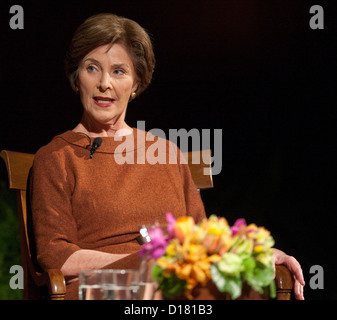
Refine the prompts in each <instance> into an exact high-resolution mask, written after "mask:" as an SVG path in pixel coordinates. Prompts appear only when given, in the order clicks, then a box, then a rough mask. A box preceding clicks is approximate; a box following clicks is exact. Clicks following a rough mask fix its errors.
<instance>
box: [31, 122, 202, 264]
mask: <svg viewBox="0 0 337 320" xmlns="http://www.w3.org/2000/svg"><path fill="white" fill-rule="evenodd" d="M144 133H145V132H144V131H140V130H138V129H133V134H132V135H130V136H127V137H124V138H123V139H122V141H116V140H115V139H114V138H111V137H103V138H102V139H103V142H102V145H101V146H100V147H99V148H98V149H97V151H96V153H95V154H94V155H93V158H92V159H89V155H90V152H89V150H88V149H87V148H86V147H87V145H88V144H89V139H88V137H86V136H85V135H83V134H79V133H75V132H73V131H67V132H65V133H63V134H61V135H59V136H56V137H55V138H54V139H53V140H52V141H51V142H50V143H49V144H48V145H46V146H44V147H42V148H41V149H40V150H39V151H38V152H37V153H36V156H35V160H34V164H33V169H32V176H31V206H32V214H33V224H34V233H35V239H36V247H37V255H38V261H39V263H40V265H41V267H42V268H43V269H46V268H58V269H60V268H61V266H62V265H63V263H64V262H65V261H66V260H67V258H68V257H69V256H70V255H71V254H72V253H74V252H75V251H77V250H79V249H94V250H100V251H104V252H109V253H135V252H137V251H138V250H139V249H140V245H139V244H138V242H137V240H136V237H137V236H138V235H139V226H140V225H141V224H144V223H146V224H149V223H153V222H155V221H159V222H165V214H166V213H167V212H171V213H172V214H173V215H174V216H175V217H178V216H182V215H191V216H193V217H194V218H195V220H196V221H200V220H201V219H202V218H204V217H205V211H204V206H203V203H202V201H201V198H200V196H199V194H198V192H197V190H196V188H195V185H194V183H193V181H192V178H191V174H190V172H189V169H188V165H187V164H179V159H180V157H179V152H176V150H177V149H176V147H175V146H174V145H173V144H172V143H171V142H169V141H167V140H164V139H162V138H157V137H154V136H152V135H151V134H149V133H146V140H145V141H144V139H143V138H142V137H144ZM142 134H143V135H142ZM151 140H153V141H151ZM155 150H157V151H158V150H160V152H157V151H156V152H154V151H155ZM163 150H164V151H165V152H164V153H163V152H161V151H163ZM178 151H179V150H178ZM151 154H153V156H152V157H151ZM118 155H119V156H120V157H122V158H119V160H118V159H117V156H118ZM144 155H145V158H144ZM123 157H125V158H123ZM174 158H175V160H177V159H178V161H177V162H178V164H167V163H168V161H169V160H170V161H172V160H174ZM116 159H117V160H116ZM121 159H122V160H123V159H128V161H127V163H124V164H120V161H121ZM132 159H133V160H134V164H132V163H130V162H132ZM165 160H166V161H165ZM117 162H119V163H117ZM155 162H156V163H155ZM158 162H162V163H158ZM163 163H166V164H163ZM126 261H127V260H126Z"/></svg>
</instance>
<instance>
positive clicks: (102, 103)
mask: <svg viewBox="0 0 337 320" xmlns="http://www.w3.org/2000/svg"><path fill="white" fill-rule="evenodd" d="M93 101H94V103H95V104H96V105H97V106H99V107H102V108H108V107H110V106H112V105H113V103H114V102H115V99H112V98H109V97H100V96H95V97H93Z"/></svg>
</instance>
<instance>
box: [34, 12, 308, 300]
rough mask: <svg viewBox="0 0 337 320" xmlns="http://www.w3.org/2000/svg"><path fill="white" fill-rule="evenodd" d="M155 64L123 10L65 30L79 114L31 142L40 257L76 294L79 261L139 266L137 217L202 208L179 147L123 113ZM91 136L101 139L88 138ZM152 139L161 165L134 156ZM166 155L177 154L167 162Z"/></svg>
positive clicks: (297, 273) (82, 265)
mask: <svg viewBox="0 0 337 320" xmlns="http://www.w3.org/2000/svg"><path fill="white" fill-rule="evenodd" d="M154 65H155V58H154V54H153V49H152V44H151V40H150V38H149V36H148V34H147V33H146V32H145V31H144V29H143V28H142V27H140V26H139V25H138V24H137V23H136V22H134V21H132V20H129V19H126V18H123V17H118V16H115V15H112V14H100V15H96V16H93V17H91V18H89V19H87V20H86V21H85V22H84V23H83V24H82V25H81V26H80V27H79V28H78V29H77V31H76V32H75V34H74V37H73V39H72V42H71V45H70V49H69V51H68V53H67V57H66V63H65V66H66V74H67V76H68V78H69V80H70V83H71V86H72V88H73V89H74V90H75V91H76V92H78V94H79V97H80V100H81V102H82V105H83V116H82V119H81V121H80V123H79V124H78V125H77V126H76V127H75V128H74V129H73V130H69V131H67V132H65V133H63V134H61V135H59V136H56V137H55V138H54V139H53V140H52V141H51V142H50V143H49V144H48V145H47V146H44V147H42V148H41V149H40V150H39V151H38V152H37V154H36V156H35V161H34V165H33V170H32V180H31V203H32V212H33V222H34V229H35V237H36V246H37V253H38V261H39V263H40V265H41V267H42V268H59V269H61V271H62V272H63V273H64V275H65V277H66V280H67V284H68V285H67V298H69V299H71V298H76V293H77V292H76V291H77V290H76V282H72V279H74V278H76V277H77V275H78V272H79V270H81V269H93V268H95V269H96V268H107V267H128V268H136V267H137V265H138V263H139V260H138V255H137V252H138V251H139V249H140V244H139V242H138V241H137V237H138V234H139V233H138V227H139V225H140V224H143V223H152V222H153V221H155V220H157V221H159V222H164V219H165V213H166V212H172V213H173V214H174V215H175V216H176V217H177V216H182V215H191V216H193V217H194V219H195V220H196V221H200V220H201V219H202V218H204V217H205V211H204V207H203V204H202V201H201V199H200V196H199V194H198V192H197V191H196V189H195V186H194V183H193V181H192V178H191V175H190V172H189V170H188V166H187V164H180V154H179V151H178V152H177V150H176V148H175V147H174V146H173V144H172V143H170V142H169V141H166V140H164V139H160V138H154V137H151V138H150V139H146V141H144V140H143V139H139V137H140V135H139V130H137V129H135V128H131V127H129V126H128V125H127V124H126V122H125V115H126V110H127V106H128V103H129V102H130V101H131V100H133V99H134V98H135V97H136V96H138V95H139V94H141V93H142V92H143V91H144V90H145V89H146V88H147V86H148V85H149V83H150V82H151V78H152V73H153V70H154ZM97 137H100V138H101V139H102V140H101V143H100V142H99V143H98V145H97V144H96V146H94V143H93V141H95V140H94V139H95V138H97ZM154 143H156V144H157V145H161V146H163V147H165V148H164V149H165V150H166V151H167V152H166V153H165V154H164V158H165V159H164V160H166V161H163V162H164V163H166V164H165V165H162V164H160V161H159V162H158V161H157V162H156V163H155V164H153V161H152V160H151V159H148V158H146V159H143V158H142V159H140V154H143V155H144V154H145V153H146V152H144V151H146V150H149V149H150V148H153V144H154ZM168 151H169V152H168ZM161 156H162V157H163V155H161ZM172 156H173V157H174V158H175V160H176V162H178V164H170V163H172V161H170V160H172ZM118 157H119V159H120V158H123V159H124V160H125V159H127V160H128V161H124V163H123V161H122V162H120V161H116V159H117V158H118ZM125 162H126V163H125ZM173 162H174V161H173ZM274 258H275V263H284V264H286V265H288V267H289V268H290V270H291V271H293V274H294V277H295V279H296V285H295V288H296V296H297V297H298V298H302V292H301V288H302V285H303V284H304V283H303V276H302V272H301V269H300V266H299V264H298V262H297V261H296V260H295V259H293V258H291V257H289V256H287V255H286V254H284V253H283V252H281V251H278V250H275V257H274Z"/></svg>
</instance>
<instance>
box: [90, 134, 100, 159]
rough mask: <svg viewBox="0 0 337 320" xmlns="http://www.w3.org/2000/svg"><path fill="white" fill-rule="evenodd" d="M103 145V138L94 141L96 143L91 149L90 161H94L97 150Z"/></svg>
mask: <svg viewBox="0 0 337 320" xmlns="http://www.w3.org/2000/svg"><path fill="white" fill-rule="evenodd" d="M101 144H102V138H101V137H97V138H95V139H94V142H93V143H92V145H91V149H90V159H92V157H93V155H94V153H95V152H96V149H97V148H99V147H100V146H101Z"/></svg>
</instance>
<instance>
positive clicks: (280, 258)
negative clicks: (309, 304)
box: [273, 249, 305, 300]
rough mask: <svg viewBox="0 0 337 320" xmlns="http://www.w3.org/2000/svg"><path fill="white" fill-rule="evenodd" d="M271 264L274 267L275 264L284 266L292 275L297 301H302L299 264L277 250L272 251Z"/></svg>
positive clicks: (301, 281) (302, 279)
mask: <svg viewBox="0 0 337 320" xmlns="http://www.w3.org/2000/svg"><path fill="white" fill-rule="evenodd" d="M273 250H274V254H273V263H274V266H275V265H277V264H284V265H285V266H286V267H287V268H288V269H289V271H290V272H291V273H292V276H293V278H294V293H295V298H296V299H297V300H304V296H303V287H304V285H305V282H304V277H303V272H302V268H301V265H300V264H299V262H298V261H297V260H296V259H295V258H294V257H292V256H288V255H287V254H285V253H284V252H283V251H281V250H278V249H273Z"/></svg>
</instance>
